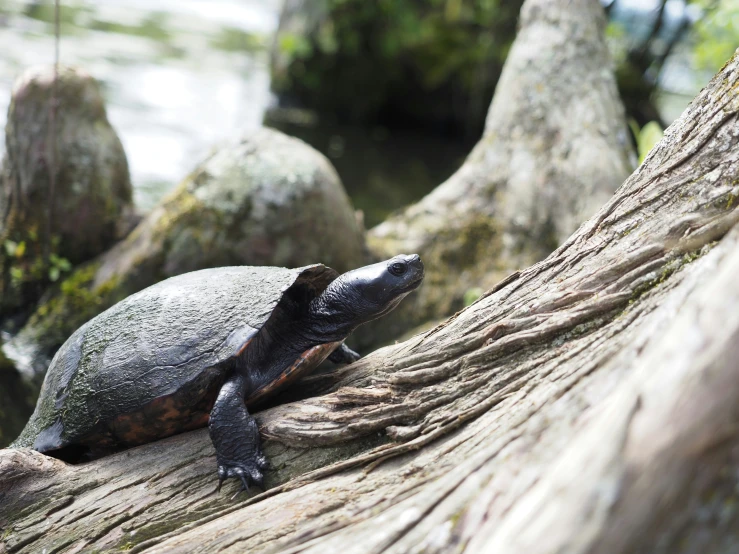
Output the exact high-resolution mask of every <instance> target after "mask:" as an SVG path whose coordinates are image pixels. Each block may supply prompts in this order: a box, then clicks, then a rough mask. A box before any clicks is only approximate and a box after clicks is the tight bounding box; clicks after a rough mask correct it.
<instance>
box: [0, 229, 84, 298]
mask: <svg viewBox="0 0 739 554" xmlns="http://www.w3.org/2000/svg"><path fill="white" fill-rule="evenodd" d="M14 239H15V240H12V239H10V238H6V239H4V240H3V241H2V248H0V268H1V269H2V272H1V275H2V277H0V291H2V298H3V301H2V302H0V312H1V311H4V310H5V309H10V310H13V309H15V308H18V307H20V306H22V305H23V304H24V302H25V301H24V298H25V297H26V294H27V293H28V292H29V290H30V289H31V288H37V287H43V286H45V285H46V284H49V283H53V282H55V281H57V280H59V278H60V277H61V276H62V275H64V274H67V273H69V272H70V271H71V270H72V264H71V262H70V261H69V260H68V259H66V258H64V257H61V256H59V255H57V254H56V252H57V251H58V248H59V237H52V240H51V244H50V245H49V250H50V252H49V256H48V260H47V259H46V258H45V255H44V250H45V248H44V244H43V243H42V241H40V240H39V239H38V232H37V231H36V229H35V228H33V227H31V228H30V229H27V230H26V232H25V233H22V234H20V235H18V236H14Z"/></svg>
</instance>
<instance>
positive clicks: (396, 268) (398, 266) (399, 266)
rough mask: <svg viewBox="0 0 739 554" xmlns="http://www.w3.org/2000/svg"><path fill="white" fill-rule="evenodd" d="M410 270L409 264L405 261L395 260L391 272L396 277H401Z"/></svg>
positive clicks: (391, 265)
mask: <svg viewBox="0 0 739 554" xmlns="http://www.w3.org/2000/svg"><path fill="white" fill-rule="evenodd" d="M407 270H408V266H407V265H406V264H404V263H403V262H395V263H392V264H390V273H392V274H393V275H395V276H396V277H400V276H401V275H403V274H404V273H405V272H406V271H407Z"/></svg>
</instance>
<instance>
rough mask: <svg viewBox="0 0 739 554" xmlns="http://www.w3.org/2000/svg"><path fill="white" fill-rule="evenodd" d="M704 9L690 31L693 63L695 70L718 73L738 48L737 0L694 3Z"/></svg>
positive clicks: (738, 15)
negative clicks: (692, 44)
mask: <svg viewBox="0 0 739 554" xmlns="http://www.w3.org/2000/svg"><path fill="white" fill-rule="evenodd" d="M693 4H696V5H698V6H700V7H701V8H703V9H704V10H705V12H704V15H703V17H702V18H701V19H700V20H699V21H698V22H697V23H696V24H695V26H694V28H693V37H694V43H695V47H694V50H693V62H694V64H695V66H696V68H698V69H707V70H710V71H711V72H716V71H718V70H719V69H720V68H721V67H722V66H723V65H724V64H725V63H726V60H728V59H729V58H731V56H732V55H733V54H734V51H735V50H736V49H737V47H738V46H739V0H719V1H718V2H717V1H715V0H694V1H693Z"/></svg>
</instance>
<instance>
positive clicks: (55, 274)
mask: <svg viewBox="0 0 739 554" xmlns="http://www.w3.org/2000/svg"><path fill="white" fill-rule="evenodd" d="M59 275H60V271H59V268H58V267H56V266H53V267H51V268H49V280H51V281H52V282H54V281H57V280H58V279H59Z"/></svg>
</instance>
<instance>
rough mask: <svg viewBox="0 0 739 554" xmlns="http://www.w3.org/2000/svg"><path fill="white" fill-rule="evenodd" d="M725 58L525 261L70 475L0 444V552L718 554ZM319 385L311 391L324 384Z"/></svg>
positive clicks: (728, 333)
mask: <svg viewBox="0 0 739 554" xmlns="http://www.w3.org/2000/svg"><path fill="white" fill-rule="evenodd" d="M737 90H739V55H736V56H735V57H734V58H733V59H732V60H731V61H730V62H729V63H727V65H726V66H725V67H724V68H723V69H722V71H721V72H720V73H719V74H718V75H717V76H716V77H715V78H714V79H713V80H712V81H711V83H710V84H709V85H708V87H707V88H706V89H705V90H704V91H703V92H701V93H700V95H699V96H698V97H697V98H696V99H695V100H694V101H693V103H692V104H691V105H690V107H689V108H688V109H687V111H686V113H685V114H684V115H683V116H682V117H681V118H680V119H679V120H678V121H677V122H676V123H675V124H673V125H672V126H671V127H670V128H669V129H668V130H667V132H666V133H665V137H664V139H663V140H662V141H661V142H660V143H659V144H658V145H657V146H656V147H655V149H654V150H653V151H652V153H651V154H650V155H649V156H648V158H647V159H646V161H645V162H644V164H643V165H642V166H641V167H640V168H639V169H638V170H637V171H636V172H635V173H634V174H633V175H632V176H631V177H630V178H629V179H627V180H626V182H625V183H624V184H623V185H622V186H621V187H620V188H619V189H618V191H617V192H616V194H615V195H614V197H613V198H612V199H611V200H610V201H609V202H608V203H607V204H606V205H605V206H604V207H603V208H602V209H601V210H600V211H599V212H598V213H597V214H596V215H595V216H594V217H592V218H591V219H590V220H589V221H587V222H586V223H585V224H584V225H583V226H582V227H580V229H579V230H578V231H577V232H576V233H575V234H573V235H572V236H571V237H570V238H569V239H568V240H567V241H566V242H565V244H563V245H562V246H561V247H559V248H558V249H557V250H556V251H555V252H554V253H552V255H550V256H549V257H548V258H547V259H545V260H544V261H542V262H540V263H537V264H535V265H533V266H531V267H529V268H528V269H526V270H524V271H522V272H520V273H517V274H514V275H512V276H510V277H509V278H508V279H506V280H504V281H503V282H501V283H500V284H499V285H498V286H496V287H494V288H493V289H491V290H489V291H488V292H487V293H486V294H485V295H483V297H481V298H480V299H479V300H478V301H477V302H475V303H474V304H473V305H472V306H470V307H468V308H467V309H465V310H464V311H461V312H459V313H458V314H456V315H455V316H454V317H452V318H451V319H449V320H447V321H445V322H444V323H443V324H441V325H439V326H438V327H437V328H435V329H433V330H431V331H429V332H427V333H425V334H423V335H419V336H416V337H414V338H412V339H411V340H409V341H407V342H404V343H402V344H397V345H394V346H390V347H387V348H385V349H382V350H380V351H378V352H376V353H374V354H373V355H371V356H368V357H367V358H366V359H364V360H362V361H360V362H358V363H356V364H353V365H351V366H347V367H346V368H344V369H341V370H338V371H336V372H334V373H333V374H319V375H317V376H315V377H313V378H312V379H309V380H308V381H306V382H305V386H304V388H303V389H302V390H304V391H310V392H313V393H316V392H323V393H325V394H322V395H321V396H317V397H314V398H310V399H307V400H301V401H296V402H294V403H291V404H283V405H279V406H276V407H273V408H271V409H268V410H266V411H263V412H262V413H260V414H259V422H260V426H261V430H262V434H263V437H264V439H265V445H266V452H267V455H268V457H269V458H270V459H271V462H272V469H271V470H270V471H269V472H268V475H267V486H268V490H267V491H266V492H265V493H263V494H258V495H253V496H247V495H245V494H243V495H241V496H239V497H236V499H231V498H230V495H231V494H232V493H234V492H235V491H236V490H237V489H238V485H237V483H229V484H228V485H227V486H225V487H224V489H225V492H222V493H221V494H213V489H214V487H215V471H214V470H215V458H214V452H213V448H212V446H211V444H210V441H209V440H208V436H207V433H206V431H205V430H201V431H196V432H193V433H187V434H183V435H179V436H176V437H172V438H170V439H167V440H163V441H160V442H157V443H154V444H149V445H145V446H142V447H139V448H135V449H131V450H129V451H126V452H123V453H120V454H117V455H114V456H110V457H107V458H103V459H101V460H98V461H95V462H91V463H88V464H84V465H80V466H68V465H65V464H64V463H62V462H59V461H56V460H53V459H51V458H47V457H45V456H43V455H41V454H38V453H34V452H31V451H26V450H16V451H13V450H5V451H2V453H1V454H0V475H2V481H1V482H0V506H2V508H1V509H0V510H1V512H0V522H2V523H0V525H2V527H3V529H4V532H3V533H2V535H1V536H2V539H0V540H1V541H2V542H1V543H0V544H2V545H3V546H2V547H3V548H4V549H5V550H7V551H8V552H18V551H24V550H25V551H29V552H40V551H42V550H44V549H45V550H46V552H47V554H50V553H51V552H61V551H63V552H77V551H80V550H83V549H84V550H86V551H88V550H93V549H99V550H118V549H128V550H129V551H131V552H142V551H146V552H222V551H229V552H245V551H248V552H267V551H275V550H279V551H281V552H321V553H326V552H329V553H330V552H337V553H341V554H347V553H348V552H362V553H364V552H380V551H383V552H409V551H425V552H450V551H465V552H496V553H505V552H512V553H515V552H533V551H535V552H538V553H539V552H544V553H546V552H552V553H554V552H583V553H584V552H598V553H616V552H665V553H668V552H669V553H675V552H706V551H711V552H736V551H737V549H739V512H738V511H737V510H736V508H735V506H736V494H737V493H736V491H737V486H738V485H739V482H738V481H739V477H738V475H737V472H736V467H737V463H739V437H738V435H737V429H739V363H738V362H737V360H739V281H738V280H737V279H736V276H737V275H739V227H737V226H736V223H737V222H739V210H736V205H737V202H736V200H737V196H739V187H738V186H737V182H739V117H738V114H739V94H738V93H737ZM326 391H329V392H327V393H326Z"/></svg>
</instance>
